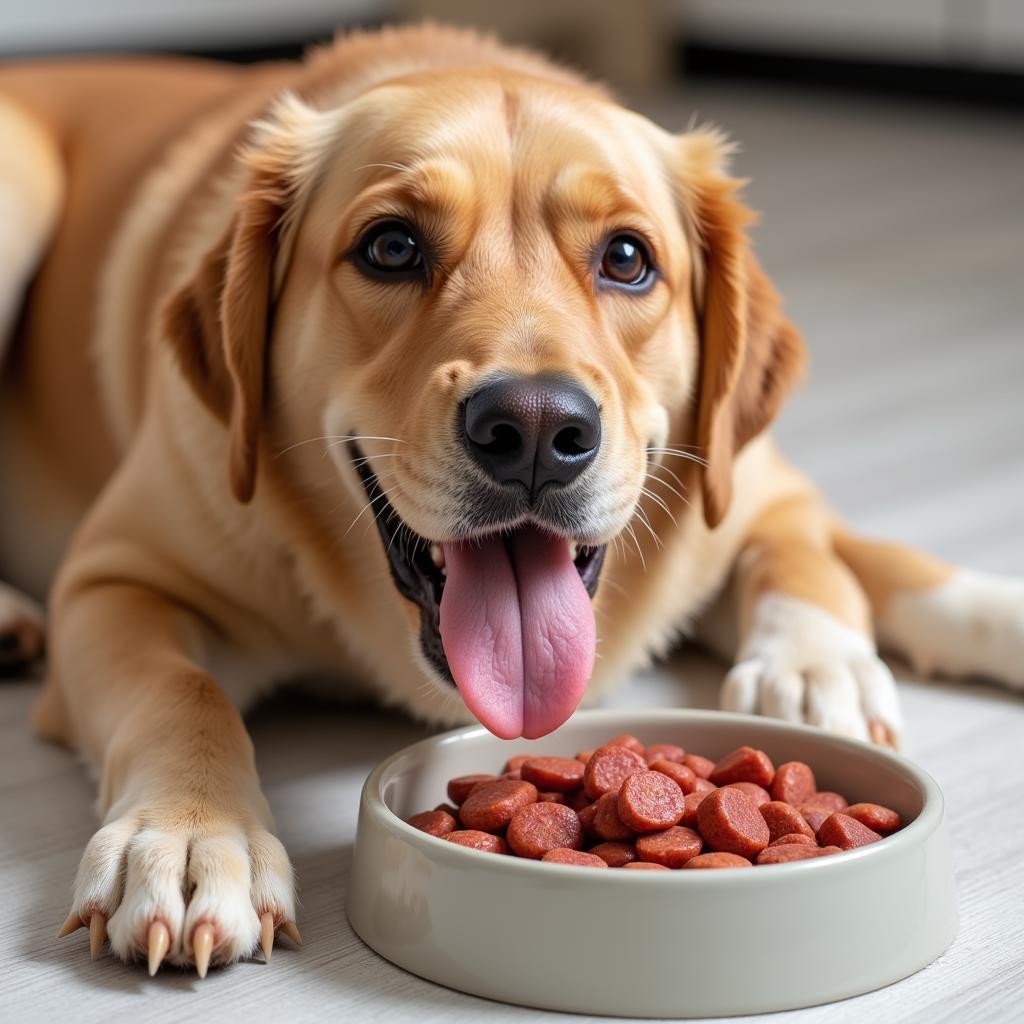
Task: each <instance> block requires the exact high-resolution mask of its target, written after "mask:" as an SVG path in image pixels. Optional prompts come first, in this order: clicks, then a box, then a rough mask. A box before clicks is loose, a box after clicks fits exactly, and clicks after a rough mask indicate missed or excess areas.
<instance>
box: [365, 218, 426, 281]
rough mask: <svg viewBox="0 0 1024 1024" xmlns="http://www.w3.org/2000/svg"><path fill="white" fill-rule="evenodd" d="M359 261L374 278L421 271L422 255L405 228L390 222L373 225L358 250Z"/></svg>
mask: <svg viewBox="0 0 1024 1024" xmlns="http://www.w3.org/2000/svg"><path fill="white" fill-rule="evenodd" d="M357 252H358V254H359V257H360V260H361V261H362V263H363V264H364V266H365V267H367V268H368V269H370V270H372V271H374V272H375V273H376V274H379V275H385V274H403V275H409V274H410V273H417V272H419V271H420V270H422V268H423V252H422V250H421V249H420V245H419V242H418V241H417V240H416V235H415V233H414V232H413V230H412V228H410V227H409V225H408V224H404V223H403V222H402V221H399V220H389V221H386V222H384V223H382V224H376V225H374V226H373V227H372V228H370V230H369V231H367V233H366V234H365V235H363V237H362V239H361V241H360V242H359V245H358V247H357Z"/></svg>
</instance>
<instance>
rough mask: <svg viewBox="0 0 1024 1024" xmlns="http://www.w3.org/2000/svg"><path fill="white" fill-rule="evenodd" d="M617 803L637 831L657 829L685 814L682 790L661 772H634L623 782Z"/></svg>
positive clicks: (667, 825)
mask: <svg viewBox="0 0 1024 1024" xmlns="http://www.w3.org/2000/svg"><path fill="white" fill-rule="evenodd" d="M616 806H617V809H618V812H619V818H620V820H621V821H622V822H623V824H625V825H627V826H628V827H629V828H631V829H632V830H633V831H634V832H656V831H658V830H659V829H664V828H668V827H669V826H670V825H675V824H676V823H677V822H678V821H679V819H680V818H681V817H682V816H683V791H682V790H681V789H680V788H679V786H678V785H676V783H675V781H674V780H673V779H670V778H669V777H668V776H667V775H663V774H662V773H661V772H652V771H645V772H635V773H634V774H633V775H630V776H628V777H627V778H626V779H625V781H624V782H623V783H622V788H621V789H620V790H619V797H618V802H617V805H616Z"/></svg>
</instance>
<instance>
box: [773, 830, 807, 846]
mask: <svg viewBox="0 0 1024 1024" xmlns="http://www.w3.org/2000/svg"><path fill="white" fill-rule="evenodd" d="M793 843H802V844H803V845H804V846H817V845H818V840H817V839H815V838H814V836H805V835H804V834H803V832H789V833H787V834H786V835H784V836H779V838H778V839H773V840H772V841H771V842H770V843H769V844H768V847H767V848H770V847H772V846H790V845H792V844H793Z"/></svg>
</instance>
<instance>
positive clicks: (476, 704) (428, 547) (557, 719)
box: [350, 442, 607, 739]
mask: <svg viewBox="0 0 1024 1024" xmlns="http://www.w3.org/2000/svg"><path fill="white" fill-rule="evenodd" d="M350 449H351V453H352V456H353V464H354V465H355V466H356V468H357V471H358V473H359V478H360V480H361V481H362V484H363V488H364V489H365V491H366V495H367V498H368V500H369V502H370V505H369V509H370V511H371V514H373V515H374V517H375V521H376V523H377V529H378V532H379V533H380V537H381V540H382V542H383V544H384V550H385V553H386V555H387V559H388V565H389V567H390V570H391V577H392V579H393V581H394V583H395V586H396V587H397V589H398V592H399V593H400V594H401V595H402V596H403V597H405V598H407V599H408V600H410V601H412V602H413V603H414V604H415V605H417V606H418V607H419V609H420V646H421V647H422V650H423V654H424V656H425V657H426V658H427V660H428V661H429V662H430V664H431V665H432V666H433V668H434V669H435V670H436V671H437V673H438V674H439V675H440V676H441V678H442V679H445V680H447V681H448V682H451V683H453V684H454V685H455V686H457V687H458V690H459V693H460V694H461V696H462V699H463V700H464V701H465V703H466V706H467V707H468V708H469V709H470V711H472V712H473V714H474V715H476V717H477V718H478V719H479V720H480V722H481V723H482V724H483V725H485V726H486V727H487V728H488V729H490V730H491V732H493V733H494V734H495V735H497V736H500V737H502V738H503V739H512V738H514V737H516V736H526V737H528V738H534V737H537V736H543V735H545V734H546V733H549V732H551V731H552V730H553V729H556V728H557V727H558V726H559V725H561V724H562V723H563V722H564V721H565V720H566V719H567V718H568V717H569V716H570V715H571V714H572V712H573V711H574V710H575V709H576V706H577V705H578V704H579V702H580V700H581V698H582V696H583V692H584V690H585V689H586V686H587V683H588V682H589V681H590V676H591V673H592V671H593V667H594V650H595V643H596V639H595V627H594V613H593V608H592V606H591V598H592V597H593V596H594V593H595V592H596V590H597V584H598V579H599V577H600V574H601V568H602V565H603V564H604V557H605V553H606V550H607V545H606V544H601V545H597V546H588V545H578V544H576V543H575V542H574V541H573V540H572V539H571V538H566V537H564V536H559V535H558V534H557V533H556V532H555V531H554V530H549V529H546V528H545V527H544V526H543V525H538V524H535V523H533V522H526V523H520V524H519V525H516V526H514V527H510V528H507V529H505V530H502V531H500V532H488V533H483V534H480V535H473V536H471V537H466V538H464V539H460V540H457V541H445V542H441V543H435V542H431V541H429V540H428V539H426V538H425V537H421V536H420V535H419V534H417V533H415V532H414V531H413V530H411V529H410V528H409V527H408V525H407V524H406V523H405V522H404V521H403V520H402V518H401V516H399V514H398V512H396V511H395V509H394V507H393V506H392V505H391V503H390V502H389V501H388V500H387V498H386V497H385V496H384V492H383V490H382V489H381V487H380V484H379V482H378V480H377V477H376V475H375V474H374V473H373V471H372V469H371V468H370V465H369V462H368V461H367V460H366V459H365V458H364V457H363V456H362V453H361V452H360V451H359V449H358V447H357V446H356V445H355V444H354V443H351V442H350Z"/></svg>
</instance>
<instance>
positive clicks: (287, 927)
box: [281, 921, 302, 946]
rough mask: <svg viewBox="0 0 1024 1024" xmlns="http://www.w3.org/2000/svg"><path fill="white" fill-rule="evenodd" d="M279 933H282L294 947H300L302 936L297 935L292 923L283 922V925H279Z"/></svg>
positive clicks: (297, 931) (296, 929)
mask: <svg viewBox="0 0 1024 1024" xmlns="http://www.w3.org/2000/svg"><path fill="white" fill-rule="evenodd" d="M281 931H283V932H284V933H285V935H287V936H288V938H289V939H291V940H292V942H294V943H295V945H296V946H301V945H302V936H301V935H300V934H299V929H298V928H297V927H296V926H295V922H294V921H285V923H284V924H283V925H281Z"/></svg>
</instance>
